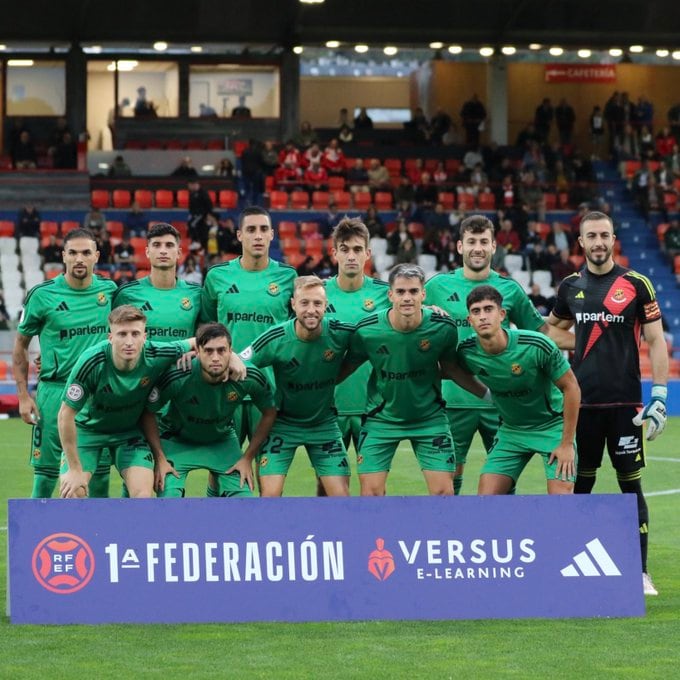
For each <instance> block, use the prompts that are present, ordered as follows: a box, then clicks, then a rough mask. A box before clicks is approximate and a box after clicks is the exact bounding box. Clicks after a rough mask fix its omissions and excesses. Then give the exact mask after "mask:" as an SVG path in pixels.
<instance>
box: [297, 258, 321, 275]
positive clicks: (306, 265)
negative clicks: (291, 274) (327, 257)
mask: <svg viewBox="0 0 680 680" xmlns="http://www.w3.org/2000/svg"><path fill="white" fill-rule="evenodd" d="M315 266H316V262H314V258H313V257H312V256H311V255H307V257H305V259H304V260H303V261H302V262H301V263H300V264H299V265H298V266H297V267H296V269H295V271H296V272H297V275H298V276H312V275H313V274H314V268H315Z"/></svg>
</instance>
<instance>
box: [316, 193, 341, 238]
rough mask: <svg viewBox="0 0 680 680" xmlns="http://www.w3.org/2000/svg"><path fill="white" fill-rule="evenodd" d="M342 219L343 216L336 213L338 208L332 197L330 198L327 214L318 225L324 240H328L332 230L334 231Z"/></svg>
mask: <svg viewBox="0 0 680 680" xmlns="http://www.w3.org/2000/svg"><path fill="white" fill-rule="evenodd" d="M342 218H343V215H341V214H340V213H339V212H338V206H337V204H336V202H335V200H334V199H333V197H331V198H330V199H329V201H328V212H327V213H326V216H325V217H324V218H323V219H322V220H321V224H320V225H319V228H320V229H321V234H322V235H323V237H324V238H328V237H329V236H330V235H331V234H332V233H333V229H335V227H336V226H337V224H338V222H340V220H341V219H342Z"/></svg>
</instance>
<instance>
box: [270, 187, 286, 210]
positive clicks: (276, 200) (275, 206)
mask: <svg viewBox="0 0 680 680" xmlns="http://www.w3.org/2000/svg"><path fill="white" fill-rule="evenodd" d="M269 207H270V208H272V210H285V209H286V208H287V207H288V194H287V193H286V192H285V191H272V192H271V193H270V194H269Z"/></svg>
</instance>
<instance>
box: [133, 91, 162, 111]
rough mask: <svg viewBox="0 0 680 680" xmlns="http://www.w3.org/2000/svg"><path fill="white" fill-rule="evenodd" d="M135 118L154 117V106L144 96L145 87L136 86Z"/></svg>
mask: <svg viewBox="0 0 680 680" xmlns="http://www.w3.org/2000/svg"><path fill="white" fill-rule="evenodd" d="M134 111H135V118H156V116H157V113H156V107H155V106H154V104H153V102H152V101H149V100H148V99H147V98H146V88H145V87H138V88H137V101H136V102H135V109H134Z"/></svg>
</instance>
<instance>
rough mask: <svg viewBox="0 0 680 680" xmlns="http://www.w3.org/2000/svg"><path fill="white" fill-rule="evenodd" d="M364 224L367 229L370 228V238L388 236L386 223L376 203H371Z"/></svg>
mask: <svg viewBox="0 0 680 680" xmlns="http://www.w3.org/2000/svg"><path fill="white" fill-rule="evenodd" d="M364 224H365V225H366V229H368V234H369V237H370V238H373V237H374V236H378V237H380V238H386V237H387V232H386V229H385V223H384V222H383V221H382V219H381V218H380V215H379V214H378V211H377V210H376V208H375V206H374V205H369V206H368V209H367V210H366V214H365V215H364Z"/></svg>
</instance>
